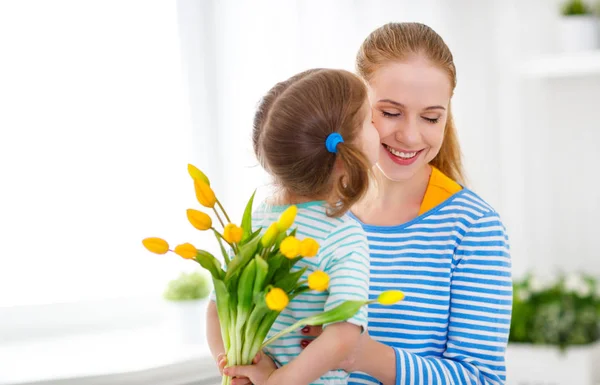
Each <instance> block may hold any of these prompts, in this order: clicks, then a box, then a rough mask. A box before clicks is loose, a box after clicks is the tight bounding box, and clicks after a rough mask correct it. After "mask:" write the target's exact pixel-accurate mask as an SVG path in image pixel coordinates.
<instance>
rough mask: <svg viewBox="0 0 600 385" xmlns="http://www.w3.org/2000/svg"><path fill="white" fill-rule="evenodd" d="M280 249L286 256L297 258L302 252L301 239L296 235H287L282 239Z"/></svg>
mask: <svg viewBox="0 0 600 385" xmlns="http://www.w3.org/2000/svg"><path fill="white" fill-rule="evenodd" d="M279 251H281V254H283V255H284V256H285V257H286V258H289V259H292V258H296V257H297V256H298V255H299V254H300V241H299V240H298V238H296V237H287V238H285V239H284V240H283V241H281V245H279Z"/></svg>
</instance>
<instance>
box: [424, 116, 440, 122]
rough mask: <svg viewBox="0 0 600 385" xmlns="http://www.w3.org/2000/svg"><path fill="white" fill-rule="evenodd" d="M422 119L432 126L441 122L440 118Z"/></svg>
mask: <svg viewBox="0 0 600 385" xmlns="http://www.w3.org/2000/svg"><path fill="white" fill-rule="evenodd" d="M421 118H423V119H424V120H426V121H427V122H429V123H432V124H436V123H437V122H439V121H440V118H428V117H427V116H421Z"/></svg>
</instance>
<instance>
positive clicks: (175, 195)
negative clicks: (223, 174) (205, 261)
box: [0, 0, 196, 307]
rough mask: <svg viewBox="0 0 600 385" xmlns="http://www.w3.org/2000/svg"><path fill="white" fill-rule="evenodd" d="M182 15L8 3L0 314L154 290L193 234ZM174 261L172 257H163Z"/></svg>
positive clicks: (2, 88) (169, 10) (1, 60)
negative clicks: (155, 247) (157, 248)
mask: <svg viewBox="0 0 600 385" xmlns="http://www.w3.org/2000/svg"><path fill="white" fill-rule="evenodd" d="M180 58H181V55H180V43H179V36H178V23H177V12H176V7H175V5H174V3H171V2H164V1H147V0H144V1H131V0H129V1H118V0H111V1H107V0H102V1H77V0H71V1H67V0H56V1H3V2H0V111H1V112H0V186H1V187H0V307H2V306H10V305H28V304H39V303H55V302H69V301H81V300H90V299H94V298H112V297H130V296H136V295H140V294H148V293H153V294H154V295H156V296H157V298H158V296H159V294H160V292H161V291H162V290H163V289H164V287H165V283H166V282H167V280H168V279H170V278H174V277H175V276H176V275H177V274H178V272H179V271H180V270H185V269H188V268H190V266H189V265H188V264H186V263H185V262H186V261H183V260H181V261H180V260H179V259H177V258H175V257H173V256H156V255H151V254H150V253H148V252H147V251H145V250H144V249H143V248H142V245H141V239H142V238H144V237H146V236H152V235H160V236H164V237H166V238H168V239H170V240H173V241H175V242H182V241H184V240H186V239H194V238H193V237H194V236H196V234H195V233H192V232H190V230H189V226H188V225H187V223H186V218H185V209H186V207H188V206H189V205H191V204H193V203H194V194H193V188H192V186H191V185H190V183H189V182H190V180H189V177H188V176H187V171H186V163H187V162H189V161H190V160H192V159H191V157H190V155H191V151H190V149H191V147H190V144H191V142H192V141H191V129H190V123H189V108H188V104H187V100H186V98H185V93H184V91H183V87H182V76H181V60H180ZM167 259H168V260H167Z"/></svg>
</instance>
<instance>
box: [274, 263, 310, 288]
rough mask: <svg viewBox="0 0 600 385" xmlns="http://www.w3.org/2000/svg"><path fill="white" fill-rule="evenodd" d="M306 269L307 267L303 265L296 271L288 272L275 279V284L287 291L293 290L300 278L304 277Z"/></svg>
mask: <svg viewBox="0 0 600 385" xmlns="http://www.w3.org/2000/svg"><path fill="white" fill-rule="evenodd" d="M306 269H307V267H303V268H302V269H300V270H298V271H296V272H293V273H288V274H286V275H285V276H283V278H281V279H279V280H274V283H273V286H275V287H279V288H281V290H283V291H285V292H286V293H287V292H289V291H291V290H292V289H293V288H294V287H295V286H296V285H297V284H298V280H299V279H300V277H302V274H304V272H305V271H306Z"/></svg>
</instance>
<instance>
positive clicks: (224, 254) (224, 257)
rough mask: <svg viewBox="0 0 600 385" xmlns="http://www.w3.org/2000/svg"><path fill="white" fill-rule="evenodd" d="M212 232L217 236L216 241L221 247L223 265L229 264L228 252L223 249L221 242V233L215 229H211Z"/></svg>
mask: <svg viewBox="0 0 600 385" xmlns="http://www.w3.org/2000/svg"><path fill="white" fill-rule="evenodd" d="M213 231H214V233H215V237H216V238H217V241H218V242H219V247H220V248H221V254H222V255H223V260H224V261H225V266H228V265H229V254H228V253H227V250H225V247H224V246H223V242H221V234H219V232H218V231H217V230H215V229H213Z"/></svg>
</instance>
